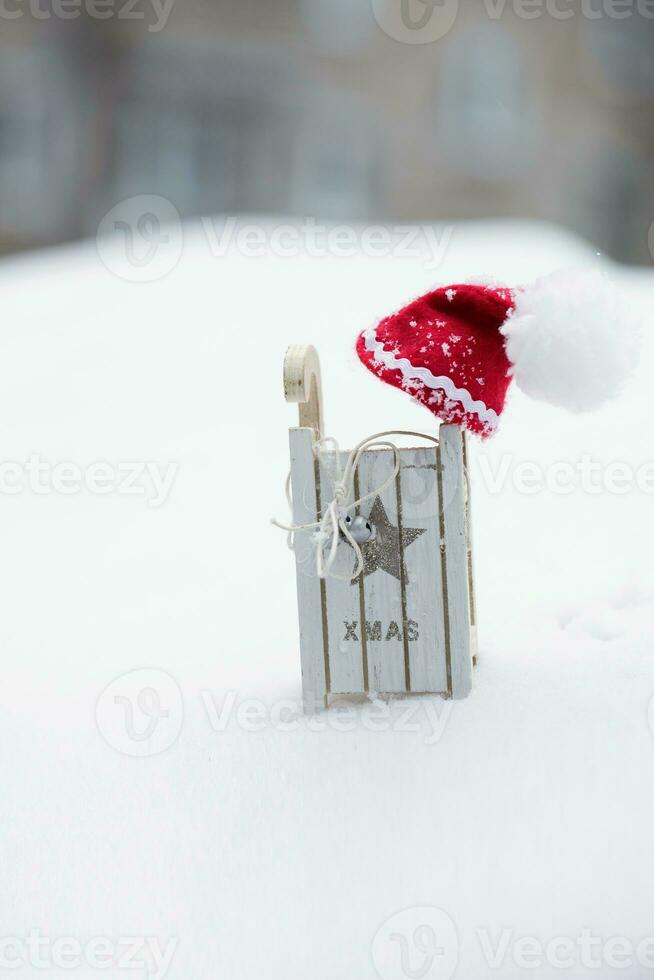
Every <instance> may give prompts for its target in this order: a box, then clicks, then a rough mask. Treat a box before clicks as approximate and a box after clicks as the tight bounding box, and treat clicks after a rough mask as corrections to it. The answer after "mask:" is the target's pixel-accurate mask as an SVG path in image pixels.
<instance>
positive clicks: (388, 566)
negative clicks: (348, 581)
mask: <svg viewBox="0 0 654 980" xmlns="http://www.w3.org/2000/svg"><path fill="white" fill-rule="evenodd" d="M368 520H369V521H370V523H371V524H372V525H373V526H374V528H375V531H376V536H375V539H374V541H365V542H364V543H363V544H362V545H361V552H362V554H363V560H364V569H363V574H364V576H366V575H371V574H372V573H373V572H376V571H377V569H378V568H380V569H381V570H382V571H384V572H387V573H388V574H389V575H392V576H393V577H394V578H396V579H398V580H399V578H400V560H401V552H403V551H404V550H405V549H406V548H408V547H409V545H410V544H413V542H414V541H415V540H416V538H419V537H420V535H421V534H424V533H425V530H426V528H424V527H403V528H402V529H401V531H400V528H399V527H395V526H394V525H393V524H391V522H390V521H389V519H388V514H387V513H386V509H385V508H384V505H383V503H382V502H381V498H380V497H375V500H374V503H373V505H372V508H371V510H370V515H369V517H368ZM400 533H401V535H402V546H401V548H400ZM355 582H358V579H352V584H353V585H354V583H355Z"/></svg>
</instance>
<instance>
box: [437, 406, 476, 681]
mask: <svg viewBox="0 0 654 980" xmlns="http://www.w3.org/2000/svg"><path fill="white" fill-rule="evenodd" d="M439 436H440V447H439V453H440V458H441V494H442V503H443V543H444V545H445V565H446V581H445V586H446V588H445V592H444V598H445V602H446V604H447V616H446V620H447V621H448V622H449V656H450V674H451V677H450V685H451V686H450V690H451V693H452V697H453V698H464V697H466V696H467V695H468V694H469V693H470V690H471V688H472V656H471V650H470V600H469V595H468V548H467V540H466V527H465V485H464V473H463V441H462V434H461V430H460V429H459V428H457V427H456V426H453V425H441V427H440V430H439ZM446 625H447V623H446Z"/></svg>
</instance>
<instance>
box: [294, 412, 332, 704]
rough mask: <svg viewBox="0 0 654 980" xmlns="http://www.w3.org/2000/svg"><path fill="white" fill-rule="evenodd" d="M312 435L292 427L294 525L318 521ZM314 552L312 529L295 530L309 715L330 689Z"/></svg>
mask: <svg viewBox="0 0 654 980" xmlns="http://www.w3.org/2000/svg"><path fill="white" fill-rule="evenodd" d="M313 438H314V433H313V429H309V428H302V429H290V430H289V443H290V451H291V488H292V493H293V523H294V524H310V523H312V522H313V521H315V520H317V512H318V494H317V487H316V470H315V466H314V456H313ZM314 554H315V552H314V547H313V543H312V541H311V532H310V531H298V532H296V534H295V571H296V581H297V599H298V616H299V623H300V652H301V658H302V698H303V703H304V711H305V713H306V714H312V713H313V712H314V711H315V710H316V709H317V708H320V707H327V690H328V676H326V649H327V642H328V637H327V636H325V635H324V616H323V606H324V603H323V599H324V595H323V593H324V584H323V583H322V582H321V581H320V579H319V578H318V576H317V574H316V566H315V558H314Z"/></svg>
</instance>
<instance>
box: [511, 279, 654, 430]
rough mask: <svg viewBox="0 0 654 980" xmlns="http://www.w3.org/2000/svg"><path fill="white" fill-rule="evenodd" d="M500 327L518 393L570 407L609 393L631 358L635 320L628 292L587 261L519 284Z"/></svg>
mask: <svg viewBox="0 0 654 980" xmlns="http://www.w3.org/2000/svg"><path fill="white" fill-rule="evenodd" d="M503 333H504V334H505V335H506V338H507V343H506V349H507V354H508V355H509V360H510V361H511V362H512V364H513V376H514V378H515V380H516V383H517V384H518V385H519V386H520V388H521V389H522V391H524V392H525V394H527V395H530V396H531V397H532V398H538V399H540V400H542V401H545V402H549V403H550V404H552V405H559V406H561V407H563V408H568V409H570V410H573V411H588V410H593V409H596V408H599V407H600V406H601V405H602V404H603V403H604V402H605V401H610V400H611V399H612V398H614V397H615V395H616V394H618V393H619V392H620V391H621V389H622V388H623V387H624V385H625V383H626V381H627V380H628V378H629V377H630V375H631V373H632V371H633V369H634V366H635V364H636V363H637V361H638V348H639V333H640V324H639V321H638V318H637V317H636V316H635V315H634V311H633V309H632V307H631V303H630V301H629V297H628V295H621V294H620V290H619V289H618V288H617V286H616V284H615V283H614V282H612V281H611V279H610V278H609V276H608V275H607V274H606V271H604V270H600V269H597V268H593V267H592V266H589V267H587V268H579V269H572V270H569V269H568V270H558V271H556V272H555V273H553V274H551V275H549V276H542V277H540V278H539V279H537V280H536V281H535V282H534V283H529V284H526V285H525V287H524V289H522V290H519V291H518V292H517V294H516V302H515V309H514V313H513V315H512V316H510V317H509V319H508V320H507V322H506V324H505V325H504V327H503Z"/></svg>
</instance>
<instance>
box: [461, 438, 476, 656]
mask: <svg viewBox="0 0 654 980" xmlns="http://www.w3.org/2000/svg"><path fill="white" fill-rule="evenodd" d="M463 470H464V474H465V491H466V495H465V498H466V511H465V520H466V541H467V545H468V597H469V599H470V656H471V657H472V663H473V666H474V664H475V663H476V657H477V645H478V636H477V592H476V583H475V557H474V545H473V535H472V504H471V501H470V443H469V441H468V436H467V433H466V432H464V433H463Z"/></svg>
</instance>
